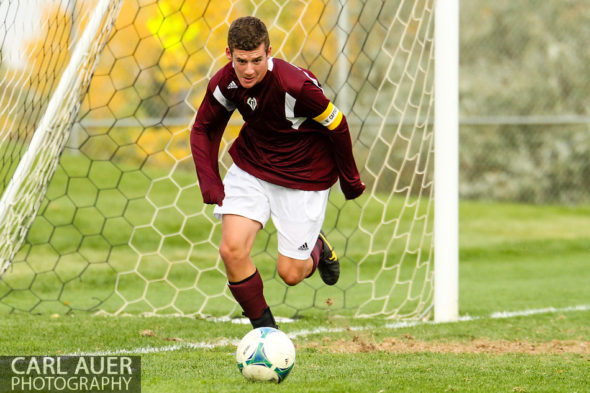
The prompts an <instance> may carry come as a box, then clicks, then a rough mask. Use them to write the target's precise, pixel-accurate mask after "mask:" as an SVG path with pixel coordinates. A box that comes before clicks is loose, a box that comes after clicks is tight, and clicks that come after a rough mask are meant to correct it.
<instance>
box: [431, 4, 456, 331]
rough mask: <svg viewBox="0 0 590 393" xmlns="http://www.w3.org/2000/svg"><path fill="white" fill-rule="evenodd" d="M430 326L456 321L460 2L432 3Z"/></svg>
mask: <svg viewBox="0 0 590 393" xmlns="http://www.w3.org/2000/svg"><path fill="white" fill-rule="evenodd" d="M434 24H435V30H434V31H435V33H434V37H435V55H434V57H435V78H434V80H435V82H434V90H435V94H434V97H435V98H434V112H435V117H434V118H435V123H434V132H435V134H434V140H435V147H434V150H435V155H434V205H435V212H434V320H435V321H437V322H448V321H456V320H457V318H458V317H459V0H436V12H435V21H434Z"/></svg>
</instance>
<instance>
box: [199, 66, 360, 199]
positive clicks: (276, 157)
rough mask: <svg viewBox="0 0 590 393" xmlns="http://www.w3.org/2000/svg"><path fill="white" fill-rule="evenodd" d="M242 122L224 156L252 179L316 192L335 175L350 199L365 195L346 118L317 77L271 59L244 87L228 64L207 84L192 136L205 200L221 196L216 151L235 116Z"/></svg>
mask: <svg viewBox="0 0 590 393" xmlns="http://www.w3.org/2000/svg"><path fill="white" fill-rule="evenodd" d="M235 109H237V110H238V111H239V112H240V114H241V115H242V117H243V119H244V125H243V126H242V129H241V131H240V134H239V136H238V137H237V138H236V140H235V141H234V143H233V145H232V146H231V148H230V150H229V153H230V155H231V157H232V159H233V161H234V163H235V164H236V165H237V166H238V167H240V168H241V169H243V170H244V171H246V172H248V173H250V174H251V175H253V176H255V177H257V178H259V179H262V180H265V181H267V182H269V183H273V184H277V185H280V186H284V187H288V188H293V189H300V190H308V191H317V190H324V189H327V188H329V187H331V186H332V185H333V184H334V183H335V182H336V180H337V179H338V178H340V185H341V188H342V190H343V192H344V194H345V196H346V197H347V198H349V199H351V198H356V197H357V196H359V195H360V194H361V193H362V192H363V190H364V184H363V183H362V182H361V180H360V176H359V173H358V170H357V167H356V164H355V161H354V157H353V153H352V144H351V140H350V133H349V130H348V125H347V122H346V119H345V118H344V116H343V115H342V113H341V112H340V111H339V110H338V109H337V108H336V107H335V106H334V105H333V104H332V103H331V102H330V100H328V99H327V98H326V96H325V95H324V93H323V91H322V89H321V87H320V84H319V83H318V81H317V80H316V78H315V76H314V75H313V74H312V73H311V72H310V71H308V70H304V69H302V68H298V67H296V66H294V65H292V64H290V63H288V62H286V61H283V60H280V59H276V58H270V59H269V61H268V71H267V72H266V75H265V76H264V78H263V79H262V81H260V83H258V84H256V85H255V86H253V87H251V88H249V89H245V88H243V87H242V86H241V85H240V83H239V81H238V78H237V76H236V73H235V72H234V69H233V66H232V63H231V62H230V63H228V64H227V65H226V66H224V67H223V68H222V69H221V70H219V71H218V72H217V73H216V74H215V75H214V76H213V78H212V79H211V80H210V82H209V85H208V87H207V92H206V94H205V97H204V99H203V102H202V104H201V106H200V107H199V110H198V112H197V117H196V120H195V123H194V125H193V128H192V131H191V150H192V154H193V159H194V162H195V166H196V169H197V175H198V178H199V184H200V187H201V192H202V194H203V198H204V200H205V202H206V203H214V202H213V201H214V200H215V199H216V198H215V197H213V198H212V195H217V196H219V195H220V194H221V195H223V183H222V181H221V177H220V175H219V164H218V154H219V145H220V142H221V137H222V135H223V132H224V130H225V127H226V125H227V123H228V121H229V118H230V116H231V114H232V113H233V111H234V110H235Z"/></svg>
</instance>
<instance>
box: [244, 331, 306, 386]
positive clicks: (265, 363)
mask: <svg viewBox="0 0 590 393" xmlns="http://www.w3.org/2000/svg"><path fill="white" fill-rule="evenodd" d="M236 362H237V363H238V368H239V369H240V372H241V373H242V375H243V376H244V377H246V379H249V380H252V381H273V382H276V383H280V382H282V381H284V380H285V378H287V376H288V375H289V373H290V372H291V370H292V369H293V365H295V346H293V343H292V342H291V340H290V339H289V337H287V335H286V334H285V333H283V332H282V331H280V330H278V329H274V328H270V327H261V328H257V329H254V330H251V331H250V332H249V333H248V334H246V335H245V336H244V338H242V340H241V341H240V343H239V344H238V349H237V351H236Z"/></svg>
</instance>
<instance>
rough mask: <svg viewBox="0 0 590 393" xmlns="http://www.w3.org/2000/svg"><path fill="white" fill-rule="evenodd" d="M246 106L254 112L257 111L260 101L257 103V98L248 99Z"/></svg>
mask: <svg viewBox="0 0 590 393" xmlns="http://www.w3.org/2000/svg"><path fill="white" fill-rule="evenodd" d="M246 104H248V105H249V106H250V108H252V110H254V109H256V106H257V105H258V101H256V98H255V97H248V99H247V100H246Z"/></svg>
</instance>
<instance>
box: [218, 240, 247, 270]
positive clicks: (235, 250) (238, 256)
mask: <svg viewBox="0 0 590 393" xmlns="http://www.w3.org/2000/svg"><path fill="white" fill-rule="evenodd" d="M219 255H221V259H223V262H224V263H225V264H226V265H227V264H233V263H236V262H240V261H242V260H244V259H245V258H247V257H248V252H247V251H246V249H245V248H244V247H239V246H238V245H236V244H231V243H227V242H221V244H220V245H219Z"/></svg>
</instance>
